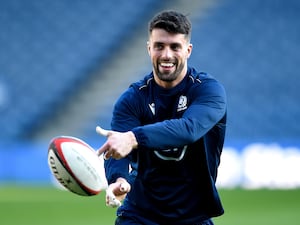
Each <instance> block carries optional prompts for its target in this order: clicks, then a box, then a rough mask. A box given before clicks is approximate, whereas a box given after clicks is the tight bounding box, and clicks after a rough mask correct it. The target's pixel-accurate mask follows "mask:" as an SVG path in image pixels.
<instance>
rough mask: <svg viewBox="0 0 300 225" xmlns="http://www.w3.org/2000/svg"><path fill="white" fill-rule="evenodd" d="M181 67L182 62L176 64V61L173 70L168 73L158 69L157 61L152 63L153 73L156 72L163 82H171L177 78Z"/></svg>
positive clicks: (181, 69) (182, 65)
mask: <svg viewBox="0 0 300 225" xmlns="http://www.w3.org/2000/svg"><path fill="white" fill-rule="evenodd" d="M183 68H184V64H179V65H178V63H177V62H176V63H175V71H174V72H172V73H169V72H166V73H163V72H160V71H159V63H158V62H157V63H156V65H154V70H155V73H156V75H157V77H158V78H159V79H160V80H161V81H164V82H173V81H175V80H176V79H177V78H178V76H179V75H180V74H181V72H182V71H183Z"/></svg>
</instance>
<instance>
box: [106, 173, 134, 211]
mask: <svg viewBox="0 0 300 225" xmlns="http://www.w3.org/2000/svg"><path fill="white" fill-rule="evenodd" d="M130 189H131V186H130V184H129V183H128V182H127V180H126V179H124V178H121V177H119V178H118V179H117V180H116V182H115V183H111V184H110V185H109V186H108V188H107V189H106V202H105V203H106V205H107V206H110V207H113V208H115V207H119V206H121V202H122V201H123V200H124V198H125V197H126V195H127V193H128V192H129V191H130Z"/></svg>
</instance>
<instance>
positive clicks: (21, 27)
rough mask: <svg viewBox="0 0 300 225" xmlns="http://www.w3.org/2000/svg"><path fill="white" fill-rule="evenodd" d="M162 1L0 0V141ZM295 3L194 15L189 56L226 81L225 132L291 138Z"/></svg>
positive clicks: (27, 127)
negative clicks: (191, 50)
mask: <svg viewBox="0 0 300 225" xmlns="http://www.w3.org/2000/svg"><path fill="white" fill-rule="evenodd" d="M160 4H162V3H161V2H160V1H158V0H142V1H139V6H138V8H137V7H136V5H135V3H134V1H122V0H118V1H96V0H92V1H79V0H75V1H67V0H62V1H50V0H46V1H21V0H11V1H1V2H0V18H1V19H0V29H1V34H0V49H1V51H0V117H1V120H0V126H1V132H0V139H1V141H2V142H3V141H6V140H7V141H10V140H14V139H15V138H21V139H22V138H23V139H24V140H27V139H28V137H29V136H30V134H31V131H32V130H36V129H37V128H38V127H39V126H41V124H43V123H44V122H45V121H47V120H48V119H49V118H51V117H53V115H54V114H55V113H58V112H57V111H55V110H53V109H54V108H58V107H59V105H60V104H65V103H66V102H67V101H68V97H69V96H71V95H72V93H74V92H76V89H77V87H78V85H79V84H80V83H82V82H83V81H85V80H88V79H92V77H89V75H90V74H92V73H91V72H92V71H93V70H95V69H97V68H99V67H103V66H105V62H106V60H111V57H112V56H113V53H114V52H115V51H116V49H117V48H118V47H119V45H121V44H122V43H124V41H125V40H126V39H128V38H130V35H131V34H132V33H131V31H132V30H133V29H134V28H135V27H137V26H138V25H139V23H140V22H141V21H142V20H145V18H146V15H151V14H152V12H153V10H154V9H155V8H156V7H157V6H159V5H160ZM299 7H300V4H299V2H298V1H297V0H285V1H283V0H264V1H260V0H246V1H243V2H241V1H238V0H226V1H220V2H219V4H218V5H217V6H216V7H213V8H210V9H208V12H207V13H206V14H205V15H204V16H201V17H195V19H194V20H193V21H192V22H193V37H192V42H193V45H194V51H193V53H192V57H191V59H190V63H191V65H194V66H195V67H197V68H198V69H200V70H203V71H206V72H209V73H211V74H212V75H214V76H215V77H216V78H217V79H219V80H220V81H222V83H223V84H224V86H225V88H226V90H227V94H228V132H227V136H228V138H227V141H229V142H230V141H233V142H237V141H245V142H252V141H260V140H264V141H271V142H272V141H279V142H293V141H296V142H298V139H299V136H300V128H299V125H298V124H297V122H298V121H299V120H300V104H299V100H298V92H299V89H300V84H299V81H298V79H297V78H298V73H297V71H298V67H297V66H298V65H299V63H300V62H299V60H300V57H299V52H300V51H299V47H300V46H299V44H298V42H299V40H300V30H299V29H297V28H298V27H299V25H300V20H299V13H298V11H297V10H298V9H299ZM128 15H130V16H128ZM116 43H117V44H116ZM95 124H96V123H95Z"/></svg>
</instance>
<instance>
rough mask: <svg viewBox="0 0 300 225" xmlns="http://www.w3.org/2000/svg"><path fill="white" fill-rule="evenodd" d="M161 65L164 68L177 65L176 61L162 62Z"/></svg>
mask: <svg viewBox="0 0 300 225" xmlns="http://www.w3.org/2000/svg"><path fill="white" fill-rule="evenodd" d="M159 65H160V66H161V67H163V68H171V67H173V66H175V64H174V63H160V64H159Z"/></svg>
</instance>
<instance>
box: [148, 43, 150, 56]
mask: <svg viewBox="0 0 300 225" xmlns="http://www.w3.org/2000/svg"><path fill="white" fill-rule="evenodd" d="M147 51H148V54H149V55H150V42H149V41H147Z"/></svg>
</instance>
